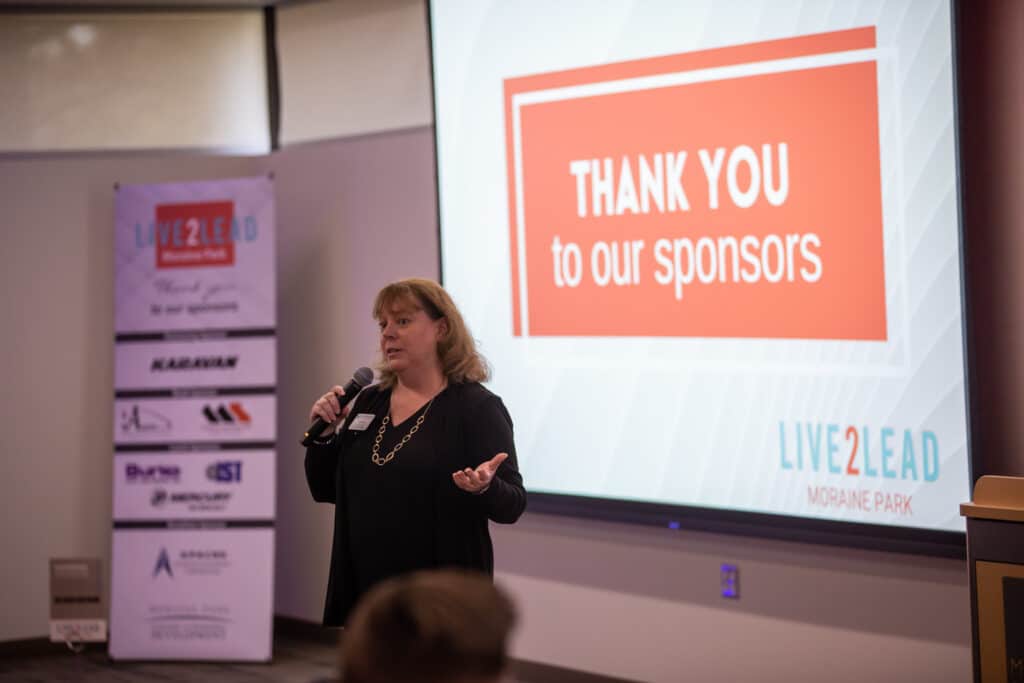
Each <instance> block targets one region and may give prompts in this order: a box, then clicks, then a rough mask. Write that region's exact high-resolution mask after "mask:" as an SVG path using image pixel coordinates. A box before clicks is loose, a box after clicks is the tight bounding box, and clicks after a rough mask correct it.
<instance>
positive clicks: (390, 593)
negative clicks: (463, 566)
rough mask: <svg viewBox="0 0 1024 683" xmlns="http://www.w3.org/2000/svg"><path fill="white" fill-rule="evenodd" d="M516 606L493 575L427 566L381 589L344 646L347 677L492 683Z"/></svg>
mask: <svg viewBox="0 0 1024 683" xmlns="http://www.w3.org/2000/svg"><path fill="white" fill-rule="evenodd" d="M515 619H516V615H515V609H514V608H513V606H512V603H511V601H510V600H509V598H508V597H507V596H506V595H505V594H504V593H503V592H502V591H500V590H499V589H498V588H496V587H495V586H494V584H493V582H492V581H491V579H490V577H488V576H486V575H484V574H479V573H474V572H467V571H461V570H447V569H446V570H437V571H422V572H416V573H413V574H408V575H406V576H402V577H398V578H394V579H390V580H388V581H384V582H382V583H381V584H379V585H377V586H376V587H374V588H373V589H372V590H371V591H370V592H369V593H367V594H366V596H365V597H364V598H363V600H362V601H361V602H360V603H359V604H358V605H357V606H356V609H355V611H354V612H353V614H352V617H351V618H350V620H349V623H348V626H347V627H346V629H345V633H344V635H343V637H342V644H341V680H342V683H385V682H386V683H413V682H414V681H415V682H416V683H442V682H443V683H492V682H496V681H498V680H499V678H500V677H501V675H502V673H503V672H504V670H505V664H506V644H507V640H508V636H509V633H510V631H511V630H512V627H513V625H514V624H515Z"/></svg>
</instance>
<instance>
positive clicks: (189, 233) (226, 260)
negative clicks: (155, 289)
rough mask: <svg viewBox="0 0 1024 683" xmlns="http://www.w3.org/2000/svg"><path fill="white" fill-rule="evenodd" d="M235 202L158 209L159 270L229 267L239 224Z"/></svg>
mask: <svg viewBox="0 0 1024 683" xmlns="http://www.w3.org/2000/svg"><path fill="white" fill-rule="evenodd" d="M233 214H234V204H233V203H232V202H206V203H203V204H163V205H159V206H157V207H156V235H155V237H156V267H157V268H192V267H196V266H230V265H233V264H234V262H235V240H236V237H237V236H238V235H237V234H236V233H238V231H239V228H238V225H237V224H236V223H235V222H234V221H233V220H232V218H233Z"/></svg>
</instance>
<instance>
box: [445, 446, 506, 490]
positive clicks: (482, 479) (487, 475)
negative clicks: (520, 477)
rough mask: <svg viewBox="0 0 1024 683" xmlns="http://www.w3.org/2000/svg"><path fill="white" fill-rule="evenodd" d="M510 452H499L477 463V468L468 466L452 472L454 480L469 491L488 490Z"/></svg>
mask: <svg viewBox="0 0 1024 683" xmlns="http://www.w3.org/2000/svg"><path fill="white" fill-rule="evenodd" d="M507 457H508V453H498V454H497V455H496V456H494V457H493V458H491V459H490V460H487V461H485V462H482V463H480V464H479V465H477V467H476V469H475V470H474V469H471V468H469V467H467V468H466V469H464V470H459V471H457V472H452V481H454V482H455V485H456V486H458V487H459V488H460V489H462V490H463V491H466V492H467V493H474V494H480V493H483V492H484V491H486V490H487V487H488V486H490V485H491V480H492V479H494V473H495V472H497V471H498V467H500V466H501V463H503V462H505V458H507Z"/></svg>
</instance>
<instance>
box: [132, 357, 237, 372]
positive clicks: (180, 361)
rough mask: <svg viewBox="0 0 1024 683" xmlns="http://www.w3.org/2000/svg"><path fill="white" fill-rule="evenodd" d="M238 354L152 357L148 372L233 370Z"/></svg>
mask: <svg viewBox="0 0 1024 683" xmlns="http://www.w3.org/2000/svg"><path fill="white" fill-rule="evenodd" d="M237 365H238V356H177V357H166V358H165V357H159V358H154V359H153V362H152V363H151V364H150V366H149V371H150V372H166V371H167V370H234V369H235V366H237Z"/></svg>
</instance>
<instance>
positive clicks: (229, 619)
mask: <svg viewBox="0 0 1024 683" xmlns="http://www.w3.org/2000/svg"><path fill="white" fill-rule="evenodd" d="M114 248H115V252H116V273H115V315H114V318H115V335H114V340H115V345H114V367H115V376H114V425H113V427H114V463H113V476H114V486H113V491H114V505H113V510H114V520H113V522H114V523H113V526H114V530H113V550H112V569H111V583H112V586H111V615H110V654H111V656H112V657H114V658H115V659H202V660H236V661H267V660H269V659H270V658H271V639H272V616H273V568H274V530H273V527H274V515H275V509H274V505H275V459H276V452H275V441H276V438H277V427H276V402H277V398H276V384H277V374H276V353H277V341H276V336H275V326H276V322H277V321H276V308H275V291H276V284H275V268H274V200H273V189H272V186H271V181H270V180H269V179H268V178H242V179H231V180H219V181H210V182H201V183H174V184H161V185H131V186H121V187H120V188H119V189H118V191H117V206H116V225H115V240H114Z"/></svg>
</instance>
